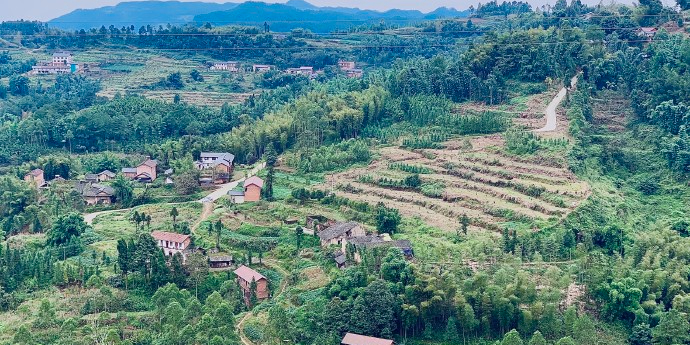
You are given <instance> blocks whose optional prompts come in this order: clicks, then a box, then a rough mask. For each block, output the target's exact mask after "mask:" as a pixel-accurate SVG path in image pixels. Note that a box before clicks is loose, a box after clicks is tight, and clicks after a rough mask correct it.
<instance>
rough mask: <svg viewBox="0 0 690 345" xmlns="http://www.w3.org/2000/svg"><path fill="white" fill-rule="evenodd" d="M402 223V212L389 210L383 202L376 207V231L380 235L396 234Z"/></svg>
mask: <svg viewBox="0 0 690 345" xmlns="http://www.w3.org/2000/svg"><path fill="white" fill-rule="evenodd" d="M400 221H401V217H400V212H399V211H398V210H397V209H394V208H388V207H386V206H385V205H384V204H383V203H382V202H379V203H378V204H377V205H376V230H378V231H379V233H390V234H393V233H395V232H396V231H397V230H398V224H400Z"/></svg>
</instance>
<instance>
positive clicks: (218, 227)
mask: <svg viewBox="0 0 690 345" xmlns="http://www.w3.org/2000/svg"><path fill="white" fill-rule="evenodd" d="M215 228H216V249H218V250H220V234H221V232H222V231H223V222H221V221H220V219H218V221H216V226H215Z"/></svg>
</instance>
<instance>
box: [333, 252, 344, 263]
mask: <svg viewBox="0 0 690 345" xmlns="http://www.w3.org/2000/svg"><path fill="white" fill-rule="evenodd" d="M333 260H335V262H336V263H337V264H338V265H342V264H344V263H345V262H346V261H347V258H346V257H345V255H343V254H340V255H338V256H336V257H335V258H333Z"/></svg>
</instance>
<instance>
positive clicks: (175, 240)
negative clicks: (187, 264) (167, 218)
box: [151, 231, 192, 260]
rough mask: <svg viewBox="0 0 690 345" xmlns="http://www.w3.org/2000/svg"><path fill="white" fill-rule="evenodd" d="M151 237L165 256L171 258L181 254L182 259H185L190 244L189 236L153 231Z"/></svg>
mask: <svg viewBox="0 0 690 345" xmlns="http://www.w3.org/2000/svg"><path fill="white" fill-rule="evenodd" d="M151 236H152V237H153V238H154V239H155V240H156V243H157V244H158V247H159V248H161V249H163V254H165V256H173V255H175V254H177V253H180V254H182V259H183V260H185V259H186V258H187V252H186V250H187V248H189V246H190V244H191V243H192V238H191V237H190V236H189V235H183V234H177V233H174V232H165V231H154V232H152V233H151Z"/></svg>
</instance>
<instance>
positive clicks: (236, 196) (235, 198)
mask: <svg viewBox="0 0 690 345" xmlns="http://www.w3.org/2000/svg"><path fill="white" fill-rule="evenodd" d="M228 199H230V202H231V203H233V204H242V203H244V191H241V190H231V191H229V192H228Z"/></svg>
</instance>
